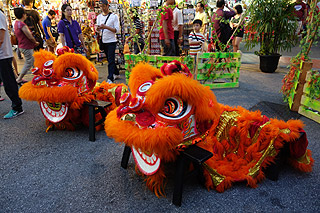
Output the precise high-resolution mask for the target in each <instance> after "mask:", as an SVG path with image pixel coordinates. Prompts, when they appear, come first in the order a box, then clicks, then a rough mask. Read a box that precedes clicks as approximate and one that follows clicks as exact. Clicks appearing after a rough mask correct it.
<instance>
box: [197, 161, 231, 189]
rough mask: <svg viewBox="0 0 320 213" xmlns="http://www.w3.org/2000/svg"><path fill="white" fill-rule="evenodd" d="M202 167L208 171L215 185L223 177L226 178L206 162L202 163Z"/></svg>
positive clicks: (220, 181)
mask: <svg viewBox="0 0 320 213" xmlns="http://www.w3.org/2000/svg"><path fill="white" fill-rule="evenodd" d="M202 165H203V167H204V168H205V169H206V170H207V171H208V172H209V174H210V176H211V179H212V182H213V184H214V185H215V186H216V187H217V186H218V185H219V184H220V183H222V181H224V179H225V178H226V177H225V176H223V175H221V174H219V173H218V172H217V171H216V170H215V169H213V168H211V167H209V166H208V164H206V163H203V164H202Z"/></svg>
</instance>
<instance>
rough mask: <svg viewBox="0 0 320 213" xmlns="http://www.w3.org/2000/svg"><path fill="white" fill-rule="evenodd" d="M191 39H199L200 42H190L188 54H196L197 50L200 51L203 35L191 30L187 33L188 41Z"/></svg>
mask: <svg viewBox="0 0 320 213" xmlns="http://www.w3.org/2000/svg"><path fill="white" fill-rule="evenodd" d="M191 41H201V44H190V55H197V53H198V52H201V46H202V44H203V43H204V36H203V35H202V34H201V33H196V32H191V33H190V34H189V43H190V42H191Z"/></svg>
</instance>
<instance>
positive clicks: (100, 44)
mask: <svg viewBox="0 0 320 213" xmlns="http://www.w3.org/2000/svg"><path fill="white" fill-rule="evenodd" d="M110 15H111V13H108V16H107V18H106V21H105V22H104V25H105V24H106V23H107V21H108V19H109V17H110ZM103 30H104V29H102V31H101V36H100V35H99V34H98V35H99V36H98V41H99V48H100V50H102V45H103V42H102V36H103Z"/></svg>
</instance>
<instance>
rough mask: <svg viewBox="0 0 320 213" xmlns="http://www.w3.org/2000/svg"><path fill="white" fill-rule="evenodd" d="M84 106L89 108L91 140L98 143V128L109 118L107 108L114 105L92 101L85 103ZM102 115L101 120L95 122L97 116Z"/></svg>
mask: <svg viewBox="0 0 320 213" xmlns="http://www.w3.org/2000/svg"><path fill="white" fill-rule="evenodd" d="M84 105H86V106H88V107H89V140H90V141H96V128H95V127H96V126H98V125H100V124H102V123H103V122H104V121H105V119H106V116H107V113H106V111H105V108H106V107H108V106H110V105H112V103H111V102H106V101H91V102H87V103H84ZM97 113H100V115H101V117H102V118H101V119H100V120H99V121H97V122H95V115H96V114H97Z"/></svg>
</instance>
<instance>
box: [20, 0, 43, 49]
mask: <svg viewBox="0 0 320 213" xmlns="http://www.w3.org/2000/svg"><path fill="white" fill-rule="evenodd" d="M33 4H34V0H23V5H24V9H25V13H26V14H27V18H26V19H25V20H24V23H25V24H27V26H28V27H29V29H30V31H31V33H32V35H33V37H34V38H35V39H36V40H37V41H38V42H39V45H38V46H36V47H35V48H34V50H36V51H37V50H40V49H43V38H45V34H44V30H43V27H42V24H41V18H40V15H39V13H38V12H37V11H36V10H34V9H33Z"/></svg>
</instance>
